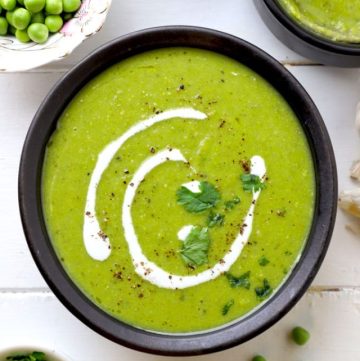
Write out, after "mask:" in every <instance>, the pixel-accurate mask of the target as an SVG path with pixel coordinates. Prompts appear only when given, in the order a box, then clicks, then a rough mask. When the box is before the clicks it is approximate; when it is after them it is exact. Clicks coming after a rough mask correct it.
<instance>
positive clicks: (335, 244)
mask: <svg viewBox="0 0 360 361" xmlns="http://www.w3.org/2000/svg"><path fill="white" fill-rule="evenodd" d="M171 24H183V25H198V26H204V27H210V28H214V29H217V30H220V31H225V32H229V33H231V34H233V35H236V36H239V37H242V38H244V39H246V40H248V41H250V42H252V43H254V44H255V45H257V46H259V47H261V48H263V49H264V50H265V51H267V52H269V53H270V54H271V55H273V56H274V57H275V58H277V59H278V60H279V61H281V62H282V63H284V64H285V65H286V66H287V67H288V69H289V70H290V71H291V72H292V73H293V74H294V75H295V76H296V78H298V79H299V81H300V82H301V83H302V84H303V85H304V87H305V88H306V90H307V91H308V92H309V94H310V95H311V96H312V98H313V99H314V101H315V102H316V104H317V106H318V107H319V110H320V112H321V114H322V116H323V117H324V121H325V123H326V125H327V127H328V130H329V133H330V136H331V138H332V141H333V146H334V150H335V155H336V160H337V165H338V172H339V187H340V189H344V188H351V187H355V186H356V184H354V183H353V182H351V181H350V179H349V177H348V174H349V168H350V166H351V164H352V161H353V160H355V159H358V158H360V141H359V140H360V139H359V134H358V133H357V131H356V130H355V127H354V117H355V107H356V103H357V101H358V100H359V99H360V70H359V69H336V68H331V67H325V66H318V65H316V64H315V63H314V62H312V61H309V60H307V59H304V58H303V57H301V56H299V55H297V54H295V53H294V52H292V51H290V50H289V49H287V48H286V47H285V46H284V45H282V44H281V43H280V42H279V41H278V40H277V39H275V38H274V36H273V35H272V34H271V33H270V32H269V31H268V30H267V28H266V27H265V25H264V24H263V23H262V21H261V19H260V17H259V16H258V14H257V13H256V10H255V8H254V5H253V2H252V0H223V1H218V0H193V1H184V0H171V1H169V0H152V1H149V0H113V5H112V9H111V11H110V14H109V18H108V20H107V22H106V24H105V26H104V28H103V30H102V31H101V32H100V33H99V34H97V35H95V36H94V37H92V38H90V39H89V40H87V41H86V42H85V43H84V44H83V45H82V46H81V47H79V48H78V49H77V50H76V51H75V52H74V53H73V54H72V55H71V56H69V57H68V58H66V59H64V60H63V61H61V62H58V63H54V64H50V65H47V66H45V67H43V68H39V69H35V70H33V71H31V72H28V73H13V74H5V73H0V229H1V231H2V237H1V241H0V325H1V326H0V349H2V348H5V347H8V346H11V345H14V344H20V343H26V344H29V343H33V344H37V345H44V346H45V347H50V348H55V349H56V350H57V351H60V352H62V353H63V354H64V355H65V358H66V359H67V360H69V361H72V360H73V361H85V360H86V361H98V360H106V361H115V360H119V359H121V360H126V361H132V360H134V361H136V360H138V361H140V360H144V361H146V360H149V361H150V360H151V361H152V360H154V361H155V360H158V359H160V357H158V356H152V355H144V354H141V353H137V352H134V351H131V350H128V349H126V348H123V347H120V346H118V345H115V344H114V343H112V342H110V341H108V340H106V339H104V338H102V337H101V336H98V335H97V334H96V333H94V332H93V331H91V330H90V329H88V328H87V327H86V326H84V325H83V324H82V323H81V322H80V321H78V320H77V319H76V318H75V317H74V316H72V315H71V314H70V313H69V312H68V311H67V310H66V309H65V308H64V307H63V306H62V305H61V304H60V303H59V301H57V300H56V299H55V297H54V296H53V295H52V293H51V292H50V291H49V290H48V288H47V286H46V284H45V282H44V281H43V279H42V277H41V276H40V274H39V272H38V270H37V269H36V267H35V265H34V263H33V261H32V259H31V256H30V254H29V251H28V249H27V246H26V242H25V239H24V236H23V232H22V228H21V224H20V217H19V212H18V206H17V172H18V164H19V158H20V153H21V147H22V144H23V141H24V139H25V135H26V131H27V128H28V126H29V124H30V122H31V120H32V118H33V116H34V114H35V112H36V110H37V108H38V106H39V105H40V103H41V101H42V100H43V98H44V97H45V96H46V94H47V93H48V91H49V90H50V88H51V87H52V85H53V84H54V83H55V82H56V81H57V80H58V79H59V78H60V77H61V76H62V75H63V74H64V72H65V71H66V70H68V69H69V68H70V67H71V66H72V65H74V64H76V63H77V62H78V61H79V60H80V59H81V58H83V57H84V56H86V55H87V54H88V53H89V52H90V51H92V50H93V49H95V48H96V47H97V46H99V45H101V44H103V43H105V42H107V41H109V40H111V39H113V38H115V37H117V36H121V35H124V34H126V33H128V32H131V31H136V30H139V29H142V28H147V27H153V26H161V25H171ZM294 65H296V66H294ZM348 221H349V218H348V217H347V216H345V215H344V214H343V213H342V212H338V217H337V221H336V226H335V232H334V236H333V239H332V243H331V246H330V249H329V252H328V254H327V257H326V259H325V262H324V264H323V266H322V268H321V270H320V272H319V274H318V276H317V277H316V279H315V281H314V283H313V286H312V288H311V290H310V291H308V292H307V294H306V295H305V296H304V298H303V299H302V300H301V301H300V303H299V304H298V305H297V306H296V307H295V308H294V309H293V310H292V311H291V312H290V313H289V314H288V315H287V316H286V317H285V318H284V319H283V320H281V321H280V322H279V323H278V324H277V325H275V326H274V327H273V328H271V329H270V330H268V331H267V332H266V333H264V334H263V335H261V336H259V337H257V338H255V339H254V340H252V341H250V342H248V343H246V344H245V345H242V346H239V347H237V348H234V349H231V350H228V351H225V352H223V353H221V356H220V355H219V354H214V355H207V356H203V357H200V358H199V359H206V360H209V361H212V360H214V361H215V360H217V359H218V358H219V356H220V357H221V358H222V359H224V361H230V360H231V361H232V360H234V359H237V360H244V361H246V360H248V359H250V358H251V356H252V355H253V354H254V353H257V352H259V353H263V354H264V355H265V356H267V359H268V360H278V361H282V360H287V361H302V360H317V361H318V360H320V361H322V360H324V361H325V360H326V361H329V360H330V361H339V360H354V361H359V360H360V343H359V330H360V262H359V259H360V239H359V237H356V236H354V235H353V234H351V233H349V232H348V231H346V230H345V224H346V223H347V222H348ZM297 324H301V325H303V326H305V327H307V328H308V329H309V330H310V331H311V333H312V339H311V341H310V343H309V344H308V345H307V346H305V347H303V348H300V347H297V346H294V345H293V344H291V343H290V342H289V340H288V339H287V336H286V335H287V333H288V332H289V330H290V329H291V328H292V327H293V326H294V325H297ZM74 340H76V342H75V341H74ZM169 359H170V358H169ZM190 359H191V360H195V358H190Z"/></svg>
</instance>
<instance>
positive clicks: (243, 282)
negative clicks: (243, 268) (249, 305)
mask: <svg viewBox="0 0 360 361" xmlns="http://www.w3.org/2000/svg"><path fill="white" fill-rule="evenodd" d="M226 278H227V279H228V281H229V283H230V286H231V287H232V288H239V287H243V288H246V289H247V290H248V289H249V288H250V271H248V272H246V273H244V274H242V275H241V276H239V277H235V276H234V275H232V274H231V273H229V272H227V273H226Z"/></svg>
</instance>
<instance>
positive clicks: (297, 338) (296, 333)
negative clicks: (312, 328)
mask: <svg viewBox="0 0 360 361" xmlns="http://www.w3.org/2000/svg"><path fill="white" fill-rule="evenodd" d="M291 336H292V339H293V341H294V342H295V343H296V344H298V345H300V346H302V345H305V344H306V342H308V341H309V339H310V333H309V332H308V331H307V330H305V328H302V327H295V328H294V329H293V330H292V332H291Z"/></svg>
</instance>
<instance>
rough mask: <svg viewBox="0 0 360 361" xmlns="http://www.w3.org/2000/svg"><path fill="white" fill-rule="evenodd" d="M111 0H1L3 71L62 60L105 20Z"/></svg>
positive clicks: (1, 67) (0, 29) (0, 63)
mask: <svg viewBox="0 0 360 361" xmlns="http://www.w3.org/2000/svg"><path fill="white" fill-rule="evenodd" d="M110 5H111V0H0V71H25V70H29V69H32V68H36V67H38V66H41V65H44V64H47V63H50V62H53V61H55V60H60V59H62V58H64V57H65V56H67V55H68V54H70V53H71V52H72V51H73V50H74V49H75V48H76V47H77V46H78V45H79V44H81V43H82V42H83V41H84V40H85V39H86V38H88V37H90V36H91V35H93V34H95V33H97V32H98V31H99V30H100V29H101V27H102V25H103V24H104V22H105V19H106V16H107V13H108V11H109V8H110Z"/></svg>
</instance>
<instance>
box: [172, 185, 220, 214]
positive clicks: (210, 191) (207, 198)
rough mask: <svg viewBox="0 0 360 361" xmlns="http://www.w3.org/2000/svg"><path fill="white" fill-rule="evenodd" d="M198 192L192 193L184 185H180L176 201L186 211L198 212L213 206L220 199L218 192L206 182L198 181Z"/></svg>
mask: <svg viewBox="0 0 360 361" xmlns="http://www.w3.org/2000/svg"><path fill="white" fill-rule="evenodd" d="M199 188H200V192H198V193H194V192H192V191H191V190H190V189H188V188H186V187H180V188H179V189H178V190H177V192H176V195H177V202H178V203H179V204H181V205H182V206H184V207H185V209H186V210H187V211H188V212H191V213H199V212H202V211H204V210H206V209H209V208H213V207H214V206H215V205H216V203H217V202H218V201H219V199H220V193H219V192H218V191H217V189H216V188H215V187H214V186H213V185H212V184H210V183H208V182H200V185H199Z"/></svg>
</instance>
